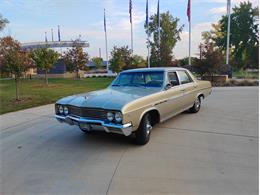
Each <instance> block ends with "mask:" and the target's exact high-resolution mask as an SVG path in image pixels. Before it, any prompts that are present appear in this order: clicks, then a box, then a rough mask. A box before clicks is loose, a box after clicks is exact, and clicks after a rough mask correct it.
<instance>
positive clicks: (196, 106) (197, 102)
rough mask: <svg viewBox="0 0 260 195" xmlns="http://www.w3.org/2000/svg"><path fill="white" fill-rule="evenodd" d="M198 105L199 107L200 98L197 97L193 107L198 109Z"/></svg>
mask: <svg viewBox="0 0 260 195" xmlns="http://www.w3.org/2000/svg"><path fill="white" fill-rule="evenodd" d="M199 107H200V100H199V99H197V100H196V101H195V108H196V109H199Z"/></svg>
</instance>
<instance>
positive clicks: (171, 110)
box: [122, 68, 212, 130]
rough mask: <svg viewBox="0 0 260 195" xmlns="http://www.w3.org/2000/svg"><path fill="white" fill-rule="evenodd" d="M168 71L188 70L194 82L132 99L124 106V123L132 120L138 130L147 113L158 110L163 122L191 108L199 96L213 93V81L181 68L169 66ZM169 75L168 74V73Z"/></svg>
mask: <svg viewBox="0 0 260 195" xmlns="http://www.w3.org/2000/svg"><path fill="white" fill-rule="evenodd" d="M166 70H167V71H166V74H167V73H168V72H175V71H177V72H178V71H186V72H188V74H189V75H190V76H191V78H192V80H193V82H191V83H187V84H180V85H178V86H173V87H171V88H170V89H167V90H162V91H159V92H157V93H154V94H151V95H148V96H144V97H142V98H139V99H136V100H134V101H131V102H130V103H128V104H126V105H125V106H124V107H123V108H122V113H123V123H128V122H131V123H132V125H133V130H136V129H137V128H138V126H139V124H140V121H141V119H142V117H143V116H144V114H145V113H147V112H149V111H152V110H154V111H156V112H158V114H159V117H160V119H159V121H160V122H163V121H165V120H167V119H169V118H171V117H173V116H175V115H177V114H179V113H181V112H183V111H185V110H187V109H189V108H191V107H192V106H193V104H194V102H195V100H196V98H197V97H199V96H202V97H203V98H205V97H207V96H208V95H210V93H211V90H212V89H211V83H210V82H208V81H200V80H197V79H196V78H195V77H194V76H193V75H192V74H191V72H190V71H188V70H186V69H182V68H181V69H180V68H167V69H166ZM166 77H167V75H166ZM167 79H168V78H167Z"/></svg>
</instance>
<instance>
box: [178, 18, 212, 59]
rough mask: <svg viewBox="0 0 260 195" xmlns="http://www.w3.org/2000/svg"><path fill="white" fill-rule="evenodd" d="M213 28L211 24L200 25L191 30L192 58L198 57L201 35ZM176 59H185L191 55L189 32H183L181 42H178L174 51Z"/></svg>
mask: <svg viewBox="0 0 260 195" xmlns="http://www.w3.org/2000/svg"><path fill="white" fill-rule="evenodd" d="M210 28H211V22H205V23H198V24H195V25H193V26H192V30H191V33H192V34H191V43H192V44H191V56H198V53H199V51H198V45H199V44H200V43H201V41H202V39H201V33H202V32H204V31H208V30H210ZM173 54H174V55H175V57H176V58H178V59H180V58H184V57H187V56H188V55H189V32H188V31H183V32H182V34H181V41H179V42H177V44H176V47H175V48H174V50H173Z"/></svg>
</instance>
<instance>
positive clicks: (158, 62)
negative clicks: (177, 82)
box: [145, 11, 183, 66]
mask: <svg viewBox="0 0 260 195" xmlns="http://www.w3.org/2000/svg"><path fill="white" fill-rule="evenodd" d="M178 22H179V18H174V17H173V16H172V15H171V14H170V13H169V11H167V12H166V13H162V14H160V24H161V25H160V26H161V29H160V45H159V44H158V40H159V33H158V29H157V27H158V25H157V24H158V16H157V14H155V15H152V16H151V17H150V22H149V25H148V26H146V24H145V29H146V33H149V36H150V35H153V40H150V46H151V60H150V61H151V66H170V65H171V64H172V59H173V54H172V50H173V48H174V47H175V45H176V43H177V41H179V40H180V33H181V32H182V29H183V25H182V26H181V27H180V28H178Z"/></svg>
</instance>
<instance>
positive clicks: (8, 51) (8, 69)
mask: <svg viewBox="0 0 260 195" xmlns="http://www.w3.org/2000/svg"><path fill="white" fill-rule="evenodd" d="M32 66H33V63H32V60H31V58H30V57H29V55H28V53H26V52H25V51H23V50H22V49H21V46H20V43H19V42H18V41H16V40H14V39H13V38H12V37H10V36H8V37H3V38H1V39H0V70H1V73H3V72H4V73H7V74H12V75H14V80H15V89H16V90H15V92H16V100H20V95H19V84H20V78H21V77H22V76H23V74H24V73H25V72H26V71H27V70H28V69H29V68H31V67H32Z"/></svg>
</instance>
